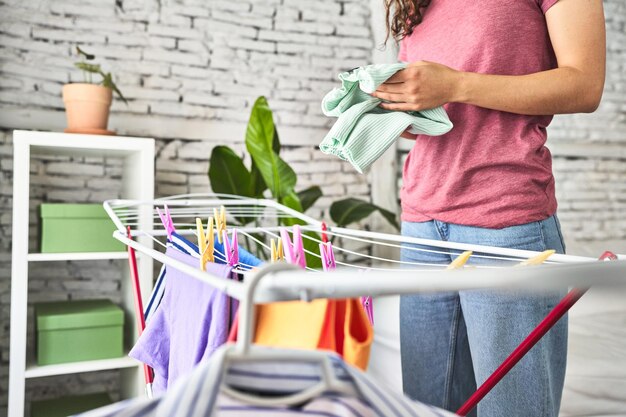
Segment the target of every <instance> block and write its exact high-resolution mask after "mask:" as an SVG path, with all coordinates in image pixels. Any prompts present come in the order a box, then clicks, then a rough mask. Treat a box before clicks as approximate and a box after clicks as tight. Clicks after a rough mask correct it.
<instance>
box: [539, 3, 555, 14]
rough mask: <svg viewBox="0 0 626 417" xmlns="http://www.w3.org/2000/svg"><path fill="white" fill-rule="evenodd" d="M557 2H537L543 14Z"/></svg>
mask: <svg viewBox="0 0 626 417" xmlns="http://www.w3.org/2000/svg"><path fill="white" fill-rule="evenodd" d="M557 1H559V0H537V3H539V7H541V11H542V12H543V13H544V14H545V13H546V12H547V11H548V9H549V8H550V7H552V6H554V5H555V4H556V2H557Z"/></svg>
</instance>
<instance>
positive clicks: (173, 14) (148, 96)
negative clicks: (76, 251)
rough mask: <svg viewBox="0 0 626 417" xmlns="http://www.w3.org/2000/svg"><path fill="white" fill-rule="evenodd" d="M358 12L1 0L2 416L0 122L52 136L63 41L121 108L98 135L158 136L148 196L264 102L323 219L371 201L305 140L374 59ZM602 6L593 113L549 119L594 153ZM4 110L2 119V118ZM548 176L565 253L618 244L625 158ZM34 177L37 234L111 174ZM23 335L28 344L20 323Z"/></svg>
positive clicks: (256, 1) (356, 179)
mask: <svg viewBox="0 0 626 417" xmlns="http://www.w3.org/2000/svg"><path fill="white" fill-rule="evenodd" d="M370 4H371V2H369V1H368V0H310V1H304V0H242V1H226V0H224V1H222V0H213V1H210V2H208V1H206V0H172V1H169V2H161V1H158V0H118V1H115V0H85V1H76V0H56V1H52V0H39V1H21V2H20V1H15V0H9V1H5V2H0V119H2V120H4V121H6V122H5V123H4V125H3V124H2V123H0V232H1V233H2V235H1V236H2V237H1V238H0V323H2V325H1V326H0V416H2V415H4V414H5V413H6V391H7V379H8V367H7V364H8V348H9V343H8V337H9V328H8V323H9V302H10V285H9V279H10V236H11V203H12V201H11V199H12V197H11V195H12V143H11V135H10V128H16V127H18V128H22V129H29V128H39V129H52V128H54V129H57V130H58V129H60V128H61V127H62V126H63V124H62V123H63V122H59V120H62V119H63V117H64V116H63V113H62V108H63V103H62V100H61V97H60V90H61V87H62V85H63V84H64V83H66V82H68V81H81V79H82V75H81V74H80V72H78V71H77V70H75V69H74V68H73V65H72V63H73V61H74V57H73V56H71V51H72V45H73V44H74V42H79V43H80V44H81V46H84V48H85V49H86V50H87V51H91V52H93V53H95V54H96V55H97V56H98V60H99V62H100V63H102V64H103V67H104V69H105V70H107V71H111V72H113V74H114V76H115V80H116V82H117V83H118V84H119V86H120V88H121V89H122V91H123V92H124V93H125V94H126V96H127V97H128V98H129V105H128V106H126V105H124V104H123V103H121V102H119V101H115V102H114V104H113V107H112V112H113V116H112V120H114V121H116V122H114V124H113V125H112V126H111V127H112V128H114V129H118V131H120V132H122V133H126V134H129V135H132V134H137V135H149V136H153V137H156V138H157V159H156V170H157V172H156V182H157V185H156V195H157V196H165V195H170V194H178V193H187V192H205V191H208V187H209V183H208V179H207V176H206V172H207V167H208V159H209V156H210V152H211V149H212V148H213V146H215V145H218V144H220V145H221V144H224V142H225V141H227V142H229V144H230V145H231V146H233V147H234V148H235V150H236V151H238V152H243V150H244V146H243V143H242V140H243V134H242V133H243V126H244V124H245V122H246V121H247V118H248V114H249V110H250V106H251V104H252V103H253V102H254V100H255V99H256V97H257V96H258V95H260V94H264V95H266V96H267V97H268V99H269V103H270V106H271V107H272V108H273V109H274V110H275V112H276V119H277V122H278V129H279V133H280V132H289V133H283V134H282V135H281V137H282V139H283V142H284V143H288V144H289V146H285V147H284V148H283V151H282V154H283V157H284V158H285V159H286V160H287V161H288V162H290V163H292V164H293V166H294V168H295V169H296V171H297V172H298V173H299V177H298V185H299V187H298V188H305V187H308V186H310V185H320V186H321V187H322V189H323V190H324V192H325V197H324V198H322V199H321V200H320V202H319V203H318V204H317V205H316V207H314V208H313V209H312V210H311V211H310V212H309V213H310V214H311V215H312V216H315V217H321V216H322V215H323V212H324V211H325V209H326V208H327V207H328V205H329V204H330V203H331V202H332V201H333V200H336V199H339V198H342V197H345V196H346V195H352V196H360V197H363V198H367V197H368V195H369V192H370V186H369V184H368V183H367V178H366V177H365V176H362V175H359V174H357V173H356V172H355V171H354V170H353V169H352V168H351V167H350V166H349V165H347V164H345V163H341V162H339V161H338V160H337V159H336V158H333V157H329V156H326V155H323V154H321V153H320V152H319V151H317V150H315V149H314V147H313V146H312V145H311V144H312V143H318V142H319V140H321V136H322V135H323V132H324V129H325V128H327V127H328V126H329V124H330V121H329V120H327V119H326V118H324V117H322V116H321V113H320V105H319V102H320V99H321V97H322V96H323V94H324V93H325V92H326V91H327V90H329V89H330V88H332V87H333V86H335V85H336V73H337V72H338V71H340V70H344V69H348V68H352V67H355V66H358V65H361V64H365V63H368V62H370V61H371V59H372V58H371V57H372V48H373V47H375V46H376V45H374V41H373V38H372V33H371V29H370V24H369V19H370V9H369V6H370ZM604 4H605V11H606V15H607V41H608V42H607V47H608V68H607V84H606V91H605V96H604V100H603V103H602V105H601V107H600V109H599V110H598V112H596V113H595V114H593V115H572V116H560V117H557V118H556V119H555V121H554V123H553V125H552V126H551V127H550V141H554V142H558V143H570V142H572V141H576V142H577V143H593V144H594V145H593V146H594V148H596V149H598V147H600V148H601V147H602V146H603V145H604V144H606V143H613V144H614V145H617V146H626V118H625V117H624V111H625V106H626V100H625V98H624V97H625V96H626V82H625V78H624V74H625V73H626V60H625V58H624V57H625V56H626V46H625V45H626V43H625V42H624V40H625V37H626V28H625V20H624V16H626V3H625V2H624V1H623V0H605V2H604ZM23 109H30V110H29V111H34V112H35V113H33V114H36V115H37V117H32V115H31V114H30V113H29V111H27V112H26V113H24V112H23ZM20 111H21V112H22V113H19V112H20ZM17 113H19V114H20V118H19V119H17V118H15V119H16V120H19V124H17V125H16V124H14V122H13V119H14V118H13V117H12V115H15V114H17ZM2 114H4V115H10V116H9V117H6V116H5V117H4V118H3V117H2ZM42 114H43V115H44V116H45V117H44V119H43V120H44V121H43V122H41V120H40V118H39V115H42ZM48 124H49V125H48ZM164 126H165V127H166V128H164ZM190 126H193V128H191V127H190ZM220 126H221V127H220ZM231 127H234V128H235V129H231ZM232 131H236V132H237V133H236V134H234V133H232ZM164 132H166V133H164ZM216 132H217V133H216ZM185 139H203V140H201V141H199V140H193V141H190V140H185ZM218 139H219V140H218ZM303 143H306V145H304V146H302V145H301V144H303ZM621 154H622V155H624V153H623V152H622V153H621ZM312 161H315V164H312V163H311V162H312ZM312 166H315V168H314V169H312V168H311V167H312ZM554 166H555V175H556V178H557V193H558V198H559V201H560V209H559V215H560V216H561V221H562V224H563V229H564V233H565V236H566V240H567V241H568V244H569V249H570V250H572V249H573V248H574V249H575V248H584V247H587V246H589V245H593V244H595V245H596V246H598V245H604V242H607V241H608V242H611V241H617V242H623V241H624V240H625V239H626V224H625V222H624V220H623V213H624V212H625V211H626V210H625V208H626V207H625V205H626V203H625V201H626V194H625V193H626V188H625V187H624V186H623V184H624V183H626V160H625V158H621V159H620V158H619V157H618V156H617V155H615V156H613V157H611V158H602V157H592V158H586V157H581V156H577V157H576V158H565V157H564V156H558V155H557V156H556V157H555V164H554ZM77 172H78V173H79V174H78V175H76V173H77ZM339 173H340V175H337V174H339ZM32 174H33V175H32V177H31V181H32V184H33V187H32V195H33V199H32V202H31V213H30V216H31V223H32V224H33V225H36V222H37V216H36V211H35V208H36V206H37V204H39V203H40V202H42V201H66V200H71V201H75V202H100V201H102V200H103V199H106V198H111V197H116V196H117V191H116V190H117V189H118V186H119V177H120V175H121V167H120V164H119V161H117V160H115V159H106V160H101V159H100V160H99V159H93V158H82V159H81V158H75V159H70V158H64V157H45V158H44V157H42V158H39V159H37V161H36V163H35V164H33V172H32ZM607 183H608V185H607ZM31 236H32V239H31V242H33V249H34V246H35V242H36V226H33V227H31ZM598 247H600V246H598ZM610 248H611V247H609V249H610ZM624 251H625V252H626V250H624ZM120 267H125V265H124V264H123V263H119V262H117V263H116V262H100V263H97V264H94V265H93V266H85V265H84V264H83V263H68V264H65V265H60V264H59V265H54V266H52V265H46V267H45V268H44V266H43V265H38V266H37V267H35V268H34V269H33V271H32V277H33V280H32V281H31V283H30V297H31V300H32V301H40V300H56V299H68V298H87V297H95V296H98V297H110V298H112V299H113V300H118V298H119V292H118V288H119V285H120V282H119V268H120ZM30 314H32V311H30ZM31 322H32V321H31ZM29 337H30V339H29V340H30V342H31V347H32V329H31V330H30V333H29ZM31 354H32V352H31ZM118 378H119V374H118V373H117V372H104V373H92V374H83V375H77V376H68V377H58V378H52V379H46V380H36V381H32V382H29V384H28V386H27V388H28V397H29V398H49V397H55V396H58V395H59V394H63V393H70V392H71V393H76V392H94V391H99V390H102V389H104V390H108V391H110V392H112V393H113V394H114V395H115V394H116V393H115V391H116V387H117V385H118Z"/></svg>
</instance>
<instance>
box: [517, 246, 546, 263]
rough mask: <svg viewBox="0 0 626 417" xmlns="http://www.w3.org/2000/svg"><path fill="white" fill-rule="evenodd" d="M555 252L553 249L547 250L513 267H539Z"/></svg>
mask: <svg viewBox="0 0 626 417" xmlns="http://www.w3.org/2000/svg"><path fill="white" fill-rule="evenodd" d="M555 252H556V251H555V250H554V249H549V250H546V251H543V252H541V253H540V254H539V255H537V256H534V257H532V258H530V259H526V260H525V261H522V262H520V263H518V264H517V265H515V266H530V265H541V264H542V263H544V262H545V261H546V260H547V259H548V258H549V257H550V256H552V255H554V253H555Z"/></svg>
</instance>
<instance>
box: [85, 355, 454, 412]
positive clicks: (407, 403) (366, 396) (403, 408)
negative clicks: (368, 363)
mask: <svg viewBox="0 0 626 417" xmlns="http://www.w3.org/2000/svg"><path fill="white" fill-rule="evenodd" d="M226 349H227V347H225V348H221V349H220V350H218V351H216V352H215V353H214V355H213V356H212V357H211V359H210V360H209V361H207V362H204V363H202V364H200V365H198V367H197V368H196V369H195V370H194V371H193V373H192V374H191V375H189V377H188V378H185V379H183V380H180V381H179V383H177V384H176V385H174V386H173V387H172V389H171V390H169V391H168V392H167V394H165V395H164V396H162V397H158V398H155V399H152V400H147V399H135V400H128V401H125V402H123V403H117V404H113V405H110V406H107V407H104V408H101V409H98V410H94V411H91V412H87V413H84V414H81V415H80V416H81V417H131V416H132V417H211V416H219V417H237V416H251V417H252V416H254V417H265V416H285V417H295V416H305V415H306V416H314V417H315V416H318V417H452V416H454V415H455V414H452V413H450V412H448V411H444V410H440V409H437V408H435V407H432V406H428V405H425V404H422V403H418V402H413V401H411V400H409V399H408V398H406V397H404V396H403V395H401V394H399V393H395V392H392V391H390V390H388V389H387V388H386V387H381V386H378V385H376V383H375V382H374V381H373V380H372V379H371V378H370V377H369V376H368V375H366V374H364V373H362V372H361V371H359V370H358V369H356V368H353V367H350V366H348V365H346V364H345V363H344V362H343V361H342V360H341V359H340V358H339V357H338V356H336V355H332V354H330V353H329V355H331V360H332V363H333V369H334V371H335V375H336V376H337V378H339V379H341V380H343V381H345V382H348V383H349V384H350V385H351V386H352V387H353V388H354V392H353V394H347V395H346V394H342V395H339V394H337V393H330V392H328V393H324V394H323V395H321V396H320V397H318V398H315V399H312V400H311V401H309V402H307V403H306V404H302V405H300V406H293V407H259V406H253V405H249V404H243V403H239V402H237V401H235V400H233V399H232V398H230V397H228V396H226V395H225V394H222V393H220V389H219V387H220V384H221V383H225V384H228V386H230V387H231V388H234V389H238V390H241V391H246V392H254V393H255V394H256V395H263V394H266V395H268V396H275V395H288V394H292V393H296V392H298V391H302V390H304V389H306V388H309V387H311V386H312V385H314V384H316V383H318V382H319V381H320V378H321V369H320V367H319V366H318V365H316V364H314V363H307V362H294V361H293V360H289V359H288V358H286V359H285V360H284V361H280V362H256V363H255V362H246V363H245V364H242V363H236V364H234V365H230V366H229V368H228V369H226V373H224V372H223V371H224V369H223V366H224V362H225V361H224V353H225V352H226Z"/></svg>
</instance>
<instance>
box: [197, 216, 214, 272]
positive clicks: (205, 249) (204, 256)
mask: <svg viewBox="0 0 626 417" xmlns="http://www.w3.org/2000/svg"><path fill="white" fill-rule="evenodd" d="M196 229H197V231H198V248H199V249H200V269H201V270H203V271H204V267H205V266H206V263H207V262H214V261H215V260H214V257H213V247H214V243H215V241H214V239H213V217H209V221H208V222H207V233H206V235H205V234H204V226H203V225H202V220H200V218H198V217H196Z"/></svg>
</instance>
